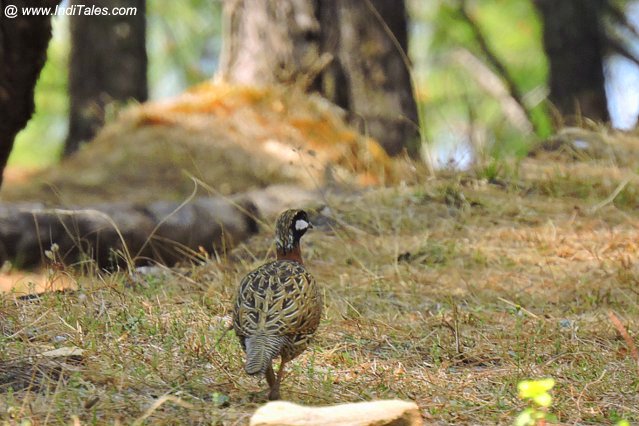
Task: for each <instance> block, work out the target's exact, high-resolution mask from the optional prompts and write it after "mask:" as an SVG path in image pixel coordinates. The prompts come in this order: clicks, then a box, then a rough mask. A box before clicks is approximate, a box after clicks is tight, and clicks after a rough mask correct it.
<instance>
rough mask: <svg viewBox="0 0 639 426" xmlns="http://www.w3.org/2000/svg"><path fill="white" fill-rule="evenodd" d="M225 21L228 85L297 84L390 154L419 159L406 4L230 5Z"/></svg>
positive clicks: (313, 1)
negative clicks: (339, 109) (343, 113)
mask: <svg viewBox="0 0 639 426" xmlns="http://www.w3.org/2000/svg"><path fill="white" fill-rule="evenodd" d="M225 21H226V24H227V26H226V32H225V34H224V36H225V37H224V50H223V53H222V61H221V62H222V66H221V73H222V76H223V77H224V78H225V79H227V80H229V81H235V82H240V83H246V84H258V85H262V84H273V83H289V82H294V81H295V82H299V81H302V82H304V83H306V85H307V87H309V88H310V89H312V90H318V91H320V92H321V93H322V94H323V95H324V96H326V97H327V98H328V99H330V100H331V101H333V102H334V103H336V104H338V105H340V106H341V107H343V108H345V109H346V110H347V111H348V112H349V114H350V119H351V122H352V123H353V124H355V125H357V126H358V127H360V130H361V131H362V132H364V133H366V134H369V135H371V136H372V137H374V138H375V139H377V140H378V141H379V142H380V143H381V144H382V146H383V147H384V148H385V149H386V151H387V152H388V153H389V154H391V155H396V154H399V153H401V152H403V151H404V150H407V151H408V152H409V154H411V155H417V154H418V152H419V142H418V136H417V135H418V131H417V129H418V124H417V121H418V120H417V106H416V103H415V99H414V97H413V89H412V84H411V79H410V74H409V71H408V69H407V59H406V55H405V52H406V50H407V44H408V36H407V14H406V8H405V4H404V1H403V0H265V1H259V2H256V1H252V0H230V1H227V2H226V3H225Z"/></svg>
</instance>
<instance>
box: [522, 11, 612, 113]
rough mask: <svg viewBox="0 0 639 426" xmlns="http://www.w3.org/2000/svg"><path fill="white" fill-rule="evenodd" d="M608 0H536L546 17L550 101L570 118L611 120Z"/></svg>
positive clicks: (544, 33) (544, 21)
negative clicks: (605, 24)
mask: <svg viewBox="0 0 639 426" xmlns="http://www.w3.org/2000/svg"><path fill="white" fill-rule="evenodd" d="M606 3H607V0H561V1H554V0H535V5H536V6H537V9H538V10H539V12H540V14H541V18H542V20H543V25H544V32H543V40H544V50H545V51H546V55H547V57H548V62H549V68H550V69H549V73H550V75H549V85H550V101H551V102H552V103H553V105H554V106H555V107H556V108H557V109H558V110H559V112H560V113H561V114H562V115H563V116H564V117H566V118H567V121H568V123H569V124H571V123H574V121H575V120H574V117H576V116H583V117H587V118H590V119H593V120H598V121H608V119H609V115H608V106H607V101H606V92H605V89H604V72H603V53H604V47H605V40H606V38H605V34H604V29H603V26H602V15H603V13H604V10H605V6H606Z"/></svg>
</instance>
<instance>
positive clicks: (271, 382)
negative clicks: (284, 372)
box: [265, 361, 275, 389]
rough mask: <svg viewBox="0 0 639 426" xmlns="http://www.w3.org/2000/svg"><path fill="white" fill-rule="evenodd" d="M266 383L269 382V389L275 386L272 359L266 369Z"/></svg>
mask: <svg viewBox="0 0 639 426" xmlns="http://www.w3.org/2000/svg"><path fill="white" fill-rule="evenodd" d="M265 376H266V383H268V387H269V389H271V388H273V385H274V384H275V373H274V372H273V362H272V361H271V362H270V363H269V364H268V368H267V369H266V374H265Z"/></svg>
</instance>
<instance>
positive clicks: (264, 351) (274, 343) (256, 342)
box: [244, 334, 286, 375]
mask: <svg viewBox="0 0 639 426" xmlns="http://www.w3.org/2000/svg"><path fill="white" fill-rule="evenodd" d="M285 342H286V337H284V336H266V335H263V334H258V335H257V336H250V337H247V338H246V340H245V341H244V344H245V345H246V364H245V365H244V370H246V372H247V373H248V374H250V375H255V374H260V373H261V374H264V373H265V372H266V369H267V368H268V366H269V365H270V364H271V361H272V360H273V358H275V357H276V356H278V355H279V354H280V351H281V350H282V346H284V343H285Z"/></svg>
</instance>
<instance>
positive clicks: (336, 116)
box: [2, 83, 393, 205]
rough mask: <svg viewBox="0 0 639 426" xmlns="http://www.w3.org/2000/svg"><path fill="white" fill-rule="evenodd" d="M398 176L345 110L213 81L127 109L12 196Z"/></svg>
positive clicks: (126, 196)
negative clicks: (352, 124)
mask: <svg viewBox="0 0 639 426" xmlns="http://www.w3.org/2000/svg"><path fill="white" fill-rule="evenodd" d="M392 179H393V176H392V172H391V162H390V160H389V158H388V157H387V156H386V154H385V153H384V151H383V150H382V149H381V147H380V146H379V145H378V144H377V143H376V142H375V141H373V140H371V139H369V138H366V137H364V136H362V135H360V134H358V133H357V132H356V131H354V130H353V129H351V128H350V127H348V126H347V125H346V123H345V121H344V119H343V111H342V110H340V109H339V108H337V107H335V106H334V105H332V104H331V103H329V102H328V101H326V100H324V99H323V98H321V97H319V96H315V95H308V94H305V93H303V92H302V91H301V90H298V89H296V88H294V87H288V88H285V87H264V88H255V87H244V86H234V85H228V84H222V83H219V84H218V83H205V84H202V85H200V86H197V87H195V88H193V89H192V90H190V91H188V92H186V93H184V94H182V95H181V96H179V97H176V98H172V99H169V100H165V101H161V102H149V103H146V104H143V105H138V106H133V107H130V108H128V109H126V110H125V111H123V112H122V113H121V114H119V116H118V117H117V118H116V119H115V120H114V121H112V122H110V123H108V124H107V125H106V126H105V127H104V128H103V130H102V131H101V132H100V133H99V134H98V136H97V137H96V138H95V139H94V140H93V141H92V142H91V143H88V144H86V145H85V146H84V147H83V149H81V150H80V151H79V152H78V153H76V154H75V155H73V156H71V157H69V158H67V159H65V160H63V161H62V163H61V164H59V165H58V166H56V167H53V168H51V169H48V170H46V171H44V172H41V173H39V174H38V175H36V176H35V177H34V178H33V179H31V180H30V182H29V183H27V184H20V185H7V187H6V188H3V191H2V198H3V199H4V200H38V201H44V202H48V203H52V204H63V205H65V204H85V203H95V202H102V201H109V200H120V201H121V200H128V201H136V202H145V201H152V200H157V199H169V200H176V199H183V198H184V197H186V196H188V195H189V194H191V193H192V192H193V191H194V188H196V187H199V188H203V189H204V192H206V193H209V194H210V193H214V194H230V193H236V192H240V191H244V190H248V189H255V188H261V187H264V186H267V185H269V184H273V183H295V184H298V185H301V186H303V187H314V186H321V185H324V184H325V183H327V181H331V182H332V181H336V182H338V183H347V184H375V183H380V182H388V181H391V180H392Z"/></svg>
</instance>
